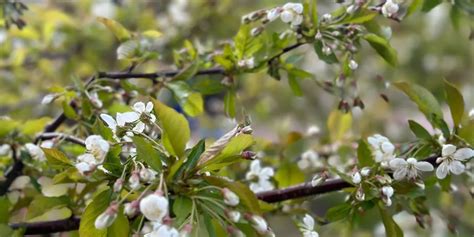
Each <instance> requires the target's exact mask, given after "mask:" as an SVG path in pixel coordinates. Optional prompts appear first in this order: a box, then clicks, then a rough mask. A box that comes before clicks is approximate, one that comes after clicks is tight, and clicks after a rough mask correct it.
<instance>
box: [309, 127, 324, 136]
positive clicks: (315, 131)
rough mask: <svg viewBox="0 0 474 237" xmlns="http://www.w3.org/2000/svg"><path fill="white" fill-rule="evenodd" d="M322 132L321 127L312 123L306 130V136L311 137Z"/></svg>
mask: <svg viewBox="0 0 474 237" xmlns="http://www.w3.org/2000/svg"><path fill="white" fill-rule="evenodd" d="M320 132H321V128H319V127H318V126H317V125H311V126H309V127H308V129H307V130H306V136H308V137H311V136H315V135H318V134H319V133H320Z"/></svg>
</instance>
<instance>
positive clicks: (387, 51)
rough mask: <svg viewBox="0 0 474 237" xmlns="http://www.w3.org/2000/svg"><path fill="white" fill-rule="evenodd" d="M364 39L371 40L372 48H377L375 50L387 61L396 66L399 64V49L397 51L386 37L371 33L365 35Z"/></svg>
mask: <svg viewBox="0 0 474 237" xmlns="http://www.w3.org/2000/svg"><path fill="white" fill-rule="evenodd" d="M364 39H365V40H366V41H367V42H369V44H370V46H372V48H373V49H375V51H377V53H378V54H379V55H380V56H382V58H383V59H385V61H386V62H387V63H389V64H390V65H392V66H394V67H395V66H397V64H398V57H397V51H395V49H393V48H392V46H390V44H389V42H388V41H387V40H386V39H385V38H382V37H380V36H378V35H376V34H372V33H369V34H366V35H364Z"/></svg>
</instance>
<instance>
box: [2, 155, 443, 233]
mask: <svg viewBox="0 0 474 237" xmlns="http://www.w3.org/2000/svg"><path fill="white" fill-rule="evenodd" d="M437 158H438V155H434V156H430V157H428V158H426V159H424V160H423V161H426V162H429V163H431V164H432V165H433V166H435V167H436V166H437V164H436V159H437ZM351 186H352V184H351V183H349V182H346V181H344V180H342V179H333V180H327V181H325V182H323V183H322V184H320V185H316V186H314V187H313V186H312V185H311V182H308V183H302V184H298V185H295V186H291V187H288V188H282V189H276V190H272V191H267V192H260V193H257V194H256V196H257V198H258V199H260V200H262V201H264V202H267V203H275V202H281V201H286V200H291V199H298V198H304V197H308V196H315V195H320V194H325V193H330V192H336V191H340V190H342V189H344V188H348V187H351ZM79 223H80V219H79V218H78V217H73V218H69V219H65V220H57V221H45V222H35V223H17V224H10V227H11V228H13V229H18V228H24V229H25V231H26V232H25V234H47V233H56V232H66V231H72V230H77V229H79Z"/></svg>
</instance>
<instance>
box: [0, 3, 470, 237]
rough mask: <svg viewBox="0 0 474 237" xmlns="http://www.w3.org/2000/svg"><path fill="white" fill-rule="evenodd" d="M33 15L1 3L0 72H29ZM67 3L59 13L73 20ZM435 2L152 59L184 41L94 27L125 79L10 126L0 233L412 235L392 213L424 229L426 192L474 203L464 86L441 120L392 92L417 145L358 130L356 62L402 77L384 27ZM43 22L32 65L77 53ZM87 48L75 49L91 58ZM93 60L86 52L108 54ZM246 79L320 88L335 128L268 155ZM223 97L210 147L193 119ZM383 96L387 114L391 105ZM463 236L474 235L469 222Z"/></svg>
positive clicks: (186, 45)
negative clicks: (310, 57) (225, 121)
mask: <svg viewBox="0 0 474 237" xmlns="http://www.w3.org/2000/svg"><path fill="white" fill-rule="evenodd" d="M111 2H112V1H111ZM113 2H116V3H115V4H118V6H119V7H120V4H124V3H122V1H113ZM210 2H212V1H210ZM28 4H29V3H28V1H18V0H8V1H6V2H5V1H4V2H2V3H1V6H2V9H3V15H2V17H3V18H2V20H1V25H2V26H4V27H5V28H6V30H5V31H4V32H5V33H4V34H6V36H5V37H6V38H5V39H0V41H2V42H5V45H7V44H8V46H6V47H7V48H8V50H9V52H10V53H11V55H9V56H8V60H6V61H2V63H4V62H5V63H4V64H5V65H6V66H8V65H9V63H11V64H12V65H13V66H22V65H24V63H26V62H25V60H26V59H25V58H26V57H27V54H26V53H24V52H23V51H22V50H23V48H21V47H22V46H21V45H24V44H26V43H25V42H29V41H28V40H32V41H34V40H33V39H34V37H35V34H40V33H38V32H37V31H36V30H35V29H37V28H35V27H37V26H35V25H34V24H37V23H35V22H32V21H29V20H28V15H29V14H41V13H40V11H39V10H38V8H37V6H35V7H33V8H32V9H29V7H28V6H29V5H28ZM44 4H46V3H44ZM69 4H72V5H69ZM74 4H75V3H65V8H68V7H69V8H71V7H72V8H74ZM100 4H102V3H100ZM110 4H113V3H110ZM127 4H131V5H134V4H135V5H140V3H135V2H133V1H132V3H127ZM147 4H148V6H150V7H153V6H154V5H160V4H161V3H159V2H158V1H156V2H153V1H151V2H150V3H147ZM188 4H190V3H189V2H188V1H172V3H170V6H169V8H168V11H169V12H170V13H171V19H174V21H175V22H176V23H177V24H178V25H179V24H183V25H184V24H189V23H190V21H191V20H190V19H189V16H187V15H180V14H182V11H184V10H183V9H185V8H186V7H187V5H188ZM438 4H440V1H434V0H424V1H418V0H415V1H411V2H403V3H402V2H399V1H392V0H386V1H383V0H382V1H364V0H356V1H347V2H344V1H343V2H342V3H339V4H336V3H334V4H331V7H323V8H320V7H318V4H317V2H316V1H315V0H307V1H303V2H301V3H300V2H289V3H283V4H281V5H275V4H274V3H271V4H269V5H268V6H267V7H265V8H262V9H259V10H256V11H252V12H251V13H249V14H246V15H244V16H243V17H242V19H241V25H240V28H239V29H238V30H237V33H236V35H235V37H233V39H232V40H230V41H229V40H227V41H223V42H222V43H219V44H212V47H210V46H203V45H202V44H201V43H199V42H193V43H192V42H191V41H190V40H181V41H180V43H179V46H176V50H169V48H166V47H165V48H163V47H159V46H160V45H161V46H162V45H171V43H170V41H171V38H169V37H170V35H173V34H176V32H173V31H171V30H169V29H168V30H165V29H164V30H163V31H159V30H156V29H143V27H132V28H134V29H135V30H133V31H132V30H129V29H127V28H126V27H124V26H123V25H134V24H133V23H130V22H129V23H127V24H123V25H122V24H121V23H120V22H119V21H116V20H113V19H112V16H109V17H104V16H101V17H97V18H95V19H94V23H93V24H95V26H94V27H97V26H98V25H99V24H101V25H103V26H105V28H107V29H108V31H109V32H110V33H105V31H104V30H103V29H102V28H101V30H102V32H103V33H104V34H113V35H114V36H115V37H116V42H118V45H117V47H116V48H115V52H116V58H117V60H119V61H120V64H119V65H116V66H117V67H122V68H125V69H124V70H122V71H119V70H116V71H113V70H111V71H100V72H95V73H91V74H90V76H89V77H87V78H86V79H81V78H78V77H75V78H73V83H72V84H71V85H69V86H55V87H53V88H51V89H50V93H48V94H47V95H45V96H44V97H43V99H42V101H41V103H42V104H43V105H50V106H51V107H54V106H53V105H60V106H61V109H62V111H61V113H60V114H59V115H58V116H57V117H56V118H54V119H48V118H41V119H30V120H28V121H27V122H25V123H23V122H20V121H19V120H15V119H12V118H11V117H9V116H3V117H2V119H1V120H0V142H1V143H2V145H1V147H0V156H1V157H2V168H3V176H4V177H3V179H2V180H1V183H0V195H1V197H0V206H1V208H0V209H1V210H0V211H1V212H2V213H1V215H0V216H1V222H0V223H1V224H0V234H1V235H2V236H20V235H23V234H52V233H57V232H64V233H66V232H69V234H70V235H71V236H75V234H76V233H78V234H79V236H148V237H154V236H160V237H166V236H275V235H285V234H283V233H282V234H280V233H278V231H275V230H276V229H277V228H276V226H272V223H273V222H269V221H268V220H269V219H272V217H273V216H278V215H281V214H284V215H286V217H287V218H288V219H290V220H292V221H293V222H294V223H295V226H296V229H297V230H298V231H299V232H300V233H301V234H302V235H303V236H305V237H317V236H319V235H323V233H324V232H325V231H324V230H323V228H324V227H325V226H331V225H337V224H338V223H343V226H345V228H346V229H348V230H345V232H344V231H339V232H327V233H328V235H331V233H332V235H334V233H337V234H338V235H348V236H351V235H352V233H357V229H358V228H363V227H361V226H362V225H363V224H361V223H362V222H363V219H364V218H367V216H365V213H370V215H376V216H377V217H376V218H373V217H370V218H372V219H375V220H377V221H376V222H378V220H380V222H382V223H383V226H384V232H383V233H385V235H386V236H403V233H404V230H403V229H402V228H401V227H400V226H399V225H398V223H397V222H396V221H395V220H394V218H393V215H395V214H396V213H401V212H404V213H409V215H411V216H413V218H414V220H416V222H418V224H419V225H420V226H421V227H425V226H426V225H429V221H428V219H429V217H430V214H431V213H430V212H431V206H436V204H433V203H437V202H441V201H440V200H436V199H431V196H430V195H429V193H433V192H439V191H441V192H443V193H445V194H446V195H447V196H445V197H446V198H454V197H455V194H454V193H455V191H456V190H457V189H464V190H469V191H468V192H471V195H472V192H473V191H474V190H472V185H474V183H473V179H472V175H473V174H472V171H471V170H470V167H471V164H470V162H471V159H472V158H473V157H474V150H473V146H474V132H473V131H474V118H473V117H474V112H473V111H471V112H467V109H466V105H465V100H466V99H465V98H464V97H463V95H462V93H461V90H460V89H459V88H458V86H456V85H454V84H453V83H452V82H450V81H449V80H444V82H443V86H442V88H443V92H442V94H443V95H444V98H445V100H444V101H445V102H446V104H447V107H448V108H449V112H448V111H447V110H446V109H444V110H443V109H442V106H441V105H440V102H439V101H438V99H437V97H435V96H434V95H433V94H432V92H430V90H428V89H426V88H424V87H423V86H421V85H417V84H415V83H412V82H409V81H400V80H397V81H393V82H391V83H389V84H391V85H393V86H394V88H396V89H399V90H400V91H401V92H403V93H404V94H405V95H406V96H407V97H408V98H409V99H410V100H411V101H413V102H414V103H415V104H416V105H417V106H418V109H419V111H420V114H423V115H424V116H425V120H426V121H427V122H426V123H425V124H422V123H419V122H415V121H414V120H409V121H408V125H407V126H406V128H401V129H404V130H406V131H411V132H412V133H413V134H414V137H415V139H414V140H413V139H412V140H411V141H409V142H399V143H394V142H392V141H391V140H390V139H389V138H387V137H385V136H383V135H380V134H377V133H375V134H367V135H362V134H361V135H354V134H350V132H349V131H350V130H351V124H352V120H353V113H355V110H356V109H359V110H360V109H364V107H365V104H364V102H363V100H362V99H361V97H362V96H363V95H362V94H360V95H359V92H357V91H358V90H357V85H358V83H362V84H364V83H367V84H369V82H368V81H364V80H358V75H359V74H358V70H360V68H359V66H360V65H359V64H361V65H362V64H364V63H365V62H366V61H368V60H365V59H364V58H362V56H360V51H361V50H362V49H364V48H369V47H370V48H373V49H374V52H375V53H376V54H378V56H376V55H373V54H372V55H370V57H373V58H375V57H380V58H381V59H383V60H384V61H385V63H386V64H388V65H391V66H393V67H394V69H393V70H397V68H396V66H397V64H398V56H397V50H396V49H395V48H394V47H392V46H391V44H390V38H391V34H392V33H391V30H388V29H390V28H387V27H386V26H385V25H387V24H390V23H387V22H397V24H400V26H399V27H404V25H403V20H404V19H405V18H407V17H409V16H410V15H411V14H414V12H416V11H418V9H419V8H421V10H422V11H425V12H427V11H429V10H431V9H433V8H434V7H436V6H437V5H438ZM40 5H41V4H40ZM323 5H324V4H323ZM122 7H123V6H122ZM450 7H452V9H454V10H452V12H454V13H453V15H454V16H453V19H455V21H458V22H459V21H462V19H463V18H462V17H464V15H468V14H472V7H469V4H468V3H467V2H466V1H456V2H455V3H453V4H452V5H451V6H450ZM94 9H95V8H94ZM131 9H132V8H131ZM330 9H333V10H330ZM94 11H95V10H94ZM130 11H132V10H130ZM99 12H100V11H99ZM45 14H47V16H49V17H55V18H54V19H55V21H54V22H48V23H47V24H45V26H44V28H40V29H42V30H41V34H42V37H43V40H45V41H48V42H47V44H45V45H42V46H38V42H39V41H38V42H36V43H35V44H32V45H33V46H31V47H32V48H33V47H38V48H35V50H37V51H41V47H45V48H48V47H53V48H54V46H50V45H61V44H62V43H64V42H65V41H67V40H68V39H65V38H64V37H66V36H65V35H63V34H61V33H59V31H58V32H57V35H55V34H53V33H51V32H54V31H55V29H56V28H57V27H63V29H64V30H65V31H67V30H71V29H74V30H79V31H82V30H83V31H87V29H78V27H77V26H73V25H74V22H73V20H72V19H71V18H70V17H69V16H68V15H67V14H66V13H63V12H61V11H59V10H54V11H51V12H46V13H45ZM24 18H25V19H26V20H25V19H24ZM132 21H133V20H132ZM398 22H402V23H398ZM31 25H32V26H31ZM40 25H41V24H40ZM59 25H62V26H59ZM275 25H278V26H279V27H275ZM38 27H39V26H38ZM41 27H43V26H41ZM79 28H81V27H79ZM166 31H169V32H166ZM16 37H18V38H20V39H21V40H20V41H18V40H17V41H15V40H16V39H17V38H16ZM88 37H90V38H94V36H91V35H89V36H88ZM0 38H3V36H2V37H0ZM87 39H89V38H87V37H85V36H84V40H83V41H84V42H80V43H81V47H88V46H89V45H91V44H93V43H92V42H88V40H87ZM24 41H25V42H24ZM41 42H42V41H41ZM15 45H16V46H15ZM18 45H20V46H18ZM302 48H304V49H306V50H307V51H311V52H314V53H315V54H316V55H317V58H318V60H320V61H322V62H324V63H326V64H328V65H331V66H332V67H333V68H334V69H335V70H334V71H333V72H332V77H333V79H330V80H324V81H322V80H318V79H315V78H314V75H313V74H312V73H311V72H308V71H307V70H305V69H303V68H302V67H300V66H299V65H300V64H298V61H299V60H300V59H301V58H298V54H296V53H295V51H298V50H301V49H302ZM96 50H97V52H89V53H92V54H100V50H99V49H96ZM12 55H13V56H12ZM471 56H472V55H471ZM10 57H11V58H10ZM41 57H43V56H40V58H41ZM44 57H46V56H44ZM66 57H67V58H71V60H73V59H72V58H73V57H74V56H73V55H68V56H66ZM166 57H167V58H168V60H167V59H166ZM170 61H172V62H173V63H170ZM162 62H168V64H169V65H166V66H165V68H167V69H163V70H156V65H157V63H162ZM15 63H16V64H15ZM44 63H45V62H43V64H44ZM2 65H3V64H2ZM37 66H38V67H43V66H44V65H43V66H42V64H40V63H38V65H37ZM78 67H79V66H78ZM88 67H89V66H84V68H86V69H84V70H89V69H90V68H89V69H87V68H88ZM160 67H162V66H160ZM7 68H8V67H7ZM150 68H152V69H155V70H154V71H152V72H150ZM170 68H171V69H170ZM247 75H259V77H260V78H258V77H257V78H254V79H255V80H263V79H262V78H261V77H263V75H268V76H269V77H272V78H274V79H276V80H282V79H285V80H287V81H288V84H289V87H290V90H291V91H292V92H293V93H294V95H295V96H301V95H302V94H303V90H304V88H303V87H302V86H301V84H302V83H304V82H303V81H304V80H312V81H314V82H315V84H317V85H318V86H319V87H321V88H322V89H323V90H325V91H327V92H329V94H331V95H332V96H333V97H332V98H333V99H334V98H335V100H336V101H338V103H337V105H336V106H335V107H336V108H334V110H333V111H332V112H331V113H330V114H329V116H328V118H327V131H324V132H323V131H322V129H320V128H319V127H318V126H311V127H309V128H308V130H307V132H306V133H305V134H303V133H296V132H293V133H290V134H288V136H287V137H286V138H284V139H282V141H280V142H274V143H273V144H272V145H269V144H268V143H266V142H264V141H262V140H261V139H260V138H259V137H258V136H257V135H254V134H253V132H254V130H255V129H258V127H255V126H253V124H252V119H251V118H252V112H250V113H249V112H246V111H245V108H243V106H242V105H241V103H240V102H239V100H240V98H239V93H242V91H244V90H245V87H243V86H241V85H240V83H242V82H241V80H243V79H242V78H243V77H245V76H247ZM31 76H34V75H31ZM203 77H204V78H205V80H201V79H199V78H203ZM471 77H472V75H471ZM471 79H472V78H471ZM392 88H393V87H392ZM471 92H472V91H471ZM364 93H365V92H364ZM367 93H368V92H367ZM215 95H218V96H217V98H218V100H219V101H220V102H221V104H222V105H223V106H222V110H220V113H221V114H225V116H227V118H231V121H232V123H233V124H232V128H230V129H229V130H227V131H226V132H225V133H222V134H220V135H219V136H217V137H215V136H201V135H202V133H199V132H198V131H199V129H198V128H195V127H196V126H195V125H194V124H193V121H195V119H196V118H199V117H200V116H205V114H211V113H215V112H212V111H211V110H210V109H209V108H208V106H206V105H207V104H206V103H207V102H208V101H209V100H210V98H212V97H213V96H215ZM381 96H382V98H383V99H384V100H387V101H388V97H387V95H385V94H382V95H381ZM469 98H470V97H469ZM35 102H36V101H35ZM38 104H39V103H38ZM241 111H242V112H241ZM388 123H389V122H388ZM427 125H430V126H432V127H433V128H434V130H433V131H434V132H433V131H430V129H429V128H426V126H427ZM302 147H304V148H302ZM322 194H327V195H333V194H334V195H338V197H337V198H336V200H339V201H340V202H338V203H334V201H333V202H328V203H331V205H330V206H327V207H326V208H325V209H324V213H323V214H321V213H320V211H313V210H314V209H311V208H309V207H311V206H312V205H313V204H314V205H318V201H313V200H314V197H319V196H320V195H322ZM341 195H343V198H342V199H341V198H340V197H341ZM470 201H471V204H472V200H470ZM471 209H472V207H471ZM374 210H375V212H374ZM374 213H375V214H374ZM449 224H452V223H449ZM460 225H461V226H462V228H464V229H466V228H467V231H466V233H468V232H469V231H471V234H472V228H473V225H472V222H471V223H470V226H469V224H465V225H466V226H467V227H463V224H460ZM450 227H451V228H452V229H453V231H454V226H450ZM469 228H470V229H469ZM464 229H461V231H465V230H464ZM461 233H465V232H461Z"/></svg>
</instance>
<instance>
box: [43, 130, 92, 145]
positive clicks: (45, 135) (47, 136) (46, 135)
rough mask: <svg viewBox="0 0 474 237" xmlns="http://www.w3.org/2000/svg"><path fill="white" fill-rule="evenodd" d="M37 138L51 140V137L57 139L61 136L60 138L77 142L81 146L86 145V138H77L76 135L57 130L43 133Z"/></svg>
mask: <svg viewBox="0 0 474 237" xmlns="http://www.w3.org/2000/svg"><path fill="white" fill-rule="evenodd" d="M37 138H38V139H40V140H51V139H55V138H60V139H64V140H66V141H69V142H72V143H75V144H78V145H81V146H85V145H86V144H85V143H84V140H82V139H80V138H77V137H74V136H71V135H67V134H64V133H57V132H50V133H42V134H40V135H38V137H37Z"/></svg>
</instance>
